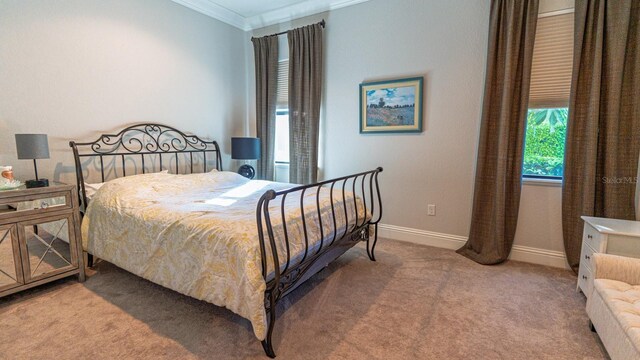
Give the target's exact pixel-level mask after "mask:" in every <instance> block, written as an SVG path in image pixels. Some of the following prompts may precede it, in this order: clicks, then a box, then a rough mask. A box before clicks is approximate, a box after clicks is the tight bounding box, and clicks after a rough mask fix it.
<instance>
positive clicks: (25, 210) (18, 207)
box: [0, 191, 73, 220]
mask: <svg viewBox="0 0 640 360" xmlns="http://www.w3.org/2000/svg"><path fill="white" fill-rule="evenodd" d="M3 195H4V194H3ZM0 206H1V207H8V208H9V209H11V211H3V212H0V220H1V219H3V218H9V217H14V216H15V215H20V216H28V215H31V214H43V213H49V212H54V211H59V210H71V209H73V203H72V199H71V193H70V192H69V191H55V192H48V193H34V194H28V195H22V196H6V197H3V198H2V199H0Z"/></svg>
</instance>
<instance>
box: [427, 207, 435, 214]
mask: <svg viewBox="0 0 640 360" xmlns="http://www.w3.org/2000/svg"><path fill="white" fill-rule="evenodd" d="M427 215H429V216H436V205H435V204H429V205H427Z"/></svg>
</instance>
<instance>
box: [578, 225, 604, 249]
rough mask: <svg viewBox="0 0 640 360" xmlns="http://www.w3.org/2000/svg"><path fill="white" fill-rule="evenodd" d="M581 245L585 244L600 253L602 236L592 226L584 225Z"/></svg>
mask: <svg viewBox="0 0 640 360" xmlns="http://www.w3.org/2000/svg"><path fill="white" fill-rule="evenodd" d="M582 243H583V244H584V243H587V244H588V245H589V246H591V248H592V249H594V250H595V251H596V252H602V251H603V248H602V246H603V245H604V235H603V234H601V233H599V232H598V230H596V229H595V228H594V227H593V226H591V225H589V224H587V223H585V224H584V231H583V234H582Z"/></svg>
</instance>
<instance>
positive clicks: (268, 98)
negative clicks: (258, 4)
mask: <svg viewBox="0 0 640 360" xmlns="http://www.w3.org/2000/svg"><path fill="white" fill-rule="evenodd" d="M251 42H252V43H253V51H254V59H255V69H256V70H255V71H256V128H257V129H256V130H257V136H258V138H260V147H261V148H260V153H261V154H262V156H261V157H260V159H258V169H257V173H258V178H259V179H263V180H273V179H274V171H275V165H274V160H273V159H274V149H275V138H276V98H277V97H276V96H277V86H278V37H277V36H264V37H261V38H252V39H251Z"/></svg>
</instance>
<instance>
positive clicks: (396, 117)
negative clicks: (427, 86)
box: [360, 77, 423, 133]
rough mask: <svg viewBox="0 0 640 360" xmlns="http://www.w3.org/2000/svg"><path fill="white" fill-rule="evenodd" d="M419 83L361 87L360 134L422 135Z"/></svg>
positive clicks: (418, 79) (402, 81) (417, 80)
mask: <svg viewBox="0 0 640 360" xmlns="http://www.w3.org/2000/svg"><path fill="white" fill-rule="evenodd" d="M422 81H423V78H422V77H416V78H409V79H398V80H391V81H378V82H370V83H362V84H360V133H395V132H422Z"/></svg>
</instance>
